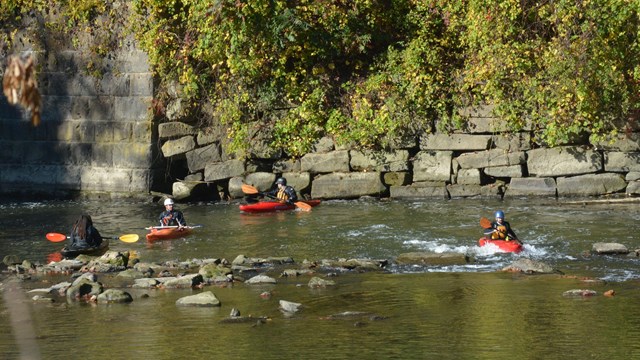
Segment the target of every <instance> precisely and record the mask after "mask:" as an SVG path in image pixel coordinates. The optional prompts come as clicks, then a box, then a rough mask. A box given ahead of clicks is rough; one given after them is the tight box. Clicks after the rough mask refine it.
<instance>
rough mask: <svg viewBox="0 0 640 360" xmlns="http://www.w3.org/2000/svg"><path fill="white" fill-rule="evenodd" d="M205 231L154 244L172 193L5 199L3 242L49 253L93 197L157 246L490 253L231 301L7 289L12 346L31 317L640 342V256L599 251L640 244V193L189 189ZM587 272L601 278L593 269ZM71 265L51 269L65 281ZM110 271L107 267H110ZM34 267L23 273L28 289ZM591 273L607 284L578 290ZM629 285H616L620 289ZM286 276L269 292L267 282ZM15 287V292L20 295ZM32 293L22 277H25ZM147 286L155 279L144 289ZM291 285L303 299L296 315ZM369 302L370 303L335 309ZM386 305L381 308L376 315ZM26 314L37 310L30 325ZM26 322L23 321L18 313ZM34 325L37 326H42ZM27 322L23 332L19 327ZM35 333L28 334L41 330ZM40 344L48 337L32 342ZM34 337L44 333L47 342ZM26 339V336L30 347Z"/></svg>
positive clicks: (3, 319) (493, 345)
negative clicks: (613, 200) (595, 248)
mask: <svg viewBox="0 0 640 360" xmlns="http://www.w3.org/2000/svg"><path fill="white" fill-rule="evenodd" d="M177 208H178V209H180V210H182V211H183V212H184V214H185V217H186V219H187V221H188V222H189V224H191V225H202V227H201V228H199V229H197V230H196V231H195V232H194V234H193V235H191V236H189V237H187V238H185V239H179V240H173V241H165V242H161V243H156V244H153V245H149V244H147V243H146V242H145V241H144V240H143V239H144V237H143V236H144V233H145V230H144V228H145V227H147V226H151V225H155V219H156V217H157V216H158V214H159V213H160V211H161V210H162V206H160V205H157V204H149V203H139V204H132V203H128V202H112V201H105V202H42V203H36V202H30V203H4V204H0V210H2V213H3V214H4V216H3V217H2V218H1V219H0V225H1V226H0V256H4V255H7V254H15V255H18V256H20V257H21V258H27V259H30V260H32V261H39V262H47V261H48V259H51V258H53V257H55V255H56V253H57V251H59V250H60V248H61V247H62V243H52V242H49V241H47V240H46V239H45V236H44V235H45V234H46V233H47V232H62V233H66V232H67V231H68V229H69V227H70V225H71V224H72V223H73V221H74V220H75V218H76V217H77V216H78V215H79V214H81V213H82V212H88V213H89V214H91V215H92V217H93V219H94V223H95V224H96V227H97V228H98V229H99V230H100V232H101V233H102V234H103V235H104V236H117V235H122V234H129V233H136V234H139V235H141V240H140V241H138V242H137V243H133V244H128V243H123V242H119V241H117V240H112V243H111V250H132V251H135V253H137V256H138V257H139V258H140V259H141V260H143V261H154V262H162V261H166V260H188V259H192V258H198V259H203V258H226V259H228V260H230V261H231V260H233V259H234V258H235V257H236V256H237V255H239V254H243V255H246V256H249V257H267V256H290V257H292V258H293V259H294V260H295V261H296V262H302V261H303V260H305V259H307V260H321V259H337V258H374V259H389V260H393V259H394V258H395V257H396V256H397V255H399V254H401V253H406V252H413V251H436V252H444V251H447V252H451V251H453V252H459V253H464V254H469V255H471V256H472V257H473V258H474V259H475V262H473V263H470V264H469V265H464V266H462V265H460V266H449V267H416V266H411V267H397V266H394V265H391V266H389V267H388V268H387V271H385V272H381V273H366V274H350V273H341V274H339V276H337V277H335V278H332V280H334V281H336V283H337V285H336V286H335V287H330V288H326V289H322V290H317V289H309V288H308V287H307V286H306V284H307V282H308V281H309V277H307V276H303V277H299V278H278V284H276V285H264V286H249V285H245V284H242V283H236V284H234V285H233V286H231V287H208V288H205V289H204V290H205V291H207V290H211V291H213V292H214V293H215V295H216V296H217V297H218V298H219V299H220V301H221V302H222V306H221V307H220V308H214V309H211V308H196V309H193V308H178V307H176V306H175V300H177V299H178V298H180V297H183V296H186V295H190V294H193V293H197V292H199V291H202V290H153V291H152V290H132V289H127V291H130V292H131V294H132V295H133V297H134V302H133V303H131V304H129V305H109V306H107V305H98V306H92V305H87V304H78V303H70V304H67V303H66V302H60V301H58V302H54V303H52V304H41V303H32V302H31V300H28V298H29V297H30V296H28V295H23V296H22V297H20V299H21V300H24V304H26V308H27V309H28V313H27V318H26V319H25V320H24V321H18V322H17V325H16V322H15V316H14V322H13V323H12V322H11V319H12V318H11V316H10V315H11V314H10V311H9V310H8V308H7V303H6V301H3V302H0V325H2V326H0V353H2V354H5V355H6V356H4V358H9V359H17V358H20V352H21V350H20V349H21V348H20V346H18V345H19V343H20V341H21V340H20V324H21V323H22V324H23V325H24V324H25V323H26V324H27V325H31V326H32V328H33V332H35V342H33V343H32V345H31V350H33V351H34V352H35V353H37V354H40V357H41V358H43V359H63V358H86V357H90V358H140V359H181V358H185V359H191V358H193V359H198V358H219V359H231V358H236V359H237V358H254V357H259V358H265V359H299V358H312V359H328V358H335V359H343V358H358V359H360V358H374V357H375V358H384V359H427V358H447V359H507V358H509V359H511V358H513V357H516V358H520V359H547V358H576V359H577V358H590V359H604V358H607V359H628V358H637V357H639V356H640V343H638V341H637V339H638V335H639V333H640V318H638V317H637V316H635V312H636V311H637V309H638V306H639V305H640V282H639V281H638V279H640V260H639V259H638V258H635V257H628V256H593V255H591V254H590V250H591V247H592V245H593V243H596V242H618V243H622V244H624V245H626V246H627V247H628V248H629V249H631V250H634V249H636V248H640V241H639V240H640V239H639V236H638V230H639V227H640V225H639V222H638V220H639V219H640V211H638V210H639V208H640V204H638V203H633V204H606V203H605V204H590V203H587V204H581V203H569V201H563V200H558V201H556V200H510V201H498V200H451V201H445V200H430V201H378V200H359V201H327V202H324V203H322V204H321V205H320V206H318V207H316V208H314V209H313V211H311V212H300V211H289V212H280V213H270V214H262V215H255V214H254V215H252V214H243V213H240V212H239V210H238V207H237V204H226V203H211V204H178V206H177ZM497 209H502V210H504V211H505V213H506V216H507V220H508V221H509V222H510V223H511V225H512V227H513V228H514V230H515V231H516V233H517V234H518V235H519V237H520V238H521V239H522V240H523V242H524V243H525V244H526V245H525V250H524V251H523V252H522V253H520V254H518V255H514V254H500V253H496V252H495V251H494V249H491V248H479V247H477V246H476V244H477V239H478V238H479V237H480V236H481V234H482V228H481V227H480V226H479V220H480V217H482V216H484V217H488V218H492V214H493V212H494V211H495V210H497ZM522 257H526V258H531V259H534V260H539V261H543V262H546V263H548V264H550V265H552V266H553V267H554V268H556V269H558V270H560V271H562V272H563V273H564V274H565V275H567V276H566V277H560V276H556V275H551V276H546V275H545V276H528V275H518V274H508V273H501V272H496V270H499V269H501V268H503V267H504V266H506V265H508V264H510V263H511V262H512V261H513V260H515V259H518V258H522ZM576 277H592V278H596V279H599V280H602V281H598V282H594V283H585V282H582V281H581V280H579V279H577V278H576ZM63 280H68V277H66V278H63V279H51V282H53V283H55V282H59V281H63ZM98 280H100V277H99V278H98ZM30 286H35V285H30V284H29V282H25V283H23V284H22V287H24V288H26V289H28V288H29V287H30ZM571 289H592V290H595V291H597V292H598V295H597V296H595V297H589V298H570V297H564V296H563V295H562V294H563V292H565V291H567V290H571ZM607 290H614V291H615V292H616V296H614V297H605V296H603V295H602V293H603V292H604V291H607ZM263 291H272V294H273V296H272V297H271V298H270V299H263V298H261V297H260V296H259V295H260V293H262V292H263ZM6 293H7V291H5V298H6ZM20 294H22V292H20ZM144 295H149V297H145V296H144ZM279 300H288V301H292V302H297V303H301V304H303V308H302V310H301V311H300V312H299V313H296V314H295V315H293V316H285V315H284V314H283V313H281V312H280V311H279V310H278V304H279V303H278V302H279ZM232 308H236V309H238V310H240V312H241V313H242V315H249V314H251V315H253V316H267V317H269V318H270V319H271V320H270V321H268V322H267V323H265V324H262V325H261V326H255V325H254V324H223V323H220V320H222V319H224V318H225V317H227V316H228V315H229V312H230V311H231V309H232ZM346 311H352V312H355V311H358V312H364V313H365V314H363V315H360V316H351V317H339V318H328V316H330V315H332V314H338V313H343V312H346ZM371 315H376V317H375V318H373V317H371ZM25 326H26V325H25ZM16 327H18V329H16ZM27 328H28V326H27ZM16 334H17V335H16ZM27 337H28V335H27ZM33 344H35V345H33ZM33 347H35V348H36V349H35V350H34V349H33ZM22 352H23V354H24V349H23V350H22Z"/></svg>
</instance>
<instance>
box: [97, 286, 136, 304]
mask: <svg viewBox="0 0 640 360" xmlns="http://www.w3.org/2000/svg"><path fill="white" fill-rule="evenodd" d="M97 301H98V304H116V303H130V302H132V301H133V298H132V297H131V294H129V293H128V292H126V291H122V290H120V289H107V290H105V291H104V292H103V293H101V294H99V295H98V298H97Z"/></svg>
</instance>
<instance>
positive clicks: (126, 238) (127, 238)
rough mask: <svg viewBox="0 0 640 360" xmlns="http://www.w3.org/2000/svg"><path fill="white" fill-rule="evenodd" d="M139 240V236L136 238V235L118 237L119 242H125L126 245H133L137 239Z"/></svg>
mask: <svg viewBox="0 0 640 360" xmlns="http://www.w3.org/2000/svg"><path fill="white" fill-rule="evenodd" d="M139 238H140V236H138V234H126V235H122V236H120V238H119V239H120V241H123V242H126V243H134V242H136V241H138V239H139Z"/></svg>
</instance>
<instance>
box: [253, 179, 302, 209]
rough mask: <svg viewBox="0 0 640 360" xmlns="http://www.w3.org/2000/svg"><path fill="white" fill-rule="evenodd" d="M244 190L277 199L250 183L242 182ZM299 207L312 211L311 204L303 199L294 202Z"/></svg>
mask: <svg viewBox="0 0 640 360" xmlns="http://www.w3.org/2000/svg"><path fill="white" fill-rule="evenodd" d="M242 192H243V193H245V194H248V195H255V194H260V195H264V196H268V197H270V198H272V199H277V198H276V197H275V196H273V195H270V194H267V193H264V192H261V191H259V190H258V189H257V188H255V187H254V186H251V185H248V184H242ZM293 204H294V205H295V206H296V207H297V208H298V209H300V210H304V211H311V205H309V204H307V203H305V202H303V201H296V202H294V203H293Z"/></svg>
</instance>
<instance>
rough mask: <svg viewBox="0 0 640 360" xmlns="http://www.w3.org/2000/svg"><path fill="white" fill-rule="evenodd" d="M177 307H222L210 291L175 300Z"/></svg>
mask: <svg viewBox="0 0 640 360" xmlns="http://www.w3.org/2000/svg"><path fill="white" fill-rule="evenodd" d="M176 305H177V306H196V307H215V306H222V304H221V303H220V300H218V298H217V297H216V296H215V294H214V293H212V292H211V291H205V292H202V293H200V294H196V295H190V296H185V297H182V298H180V299H178V300H176Z"/></svg>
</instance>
